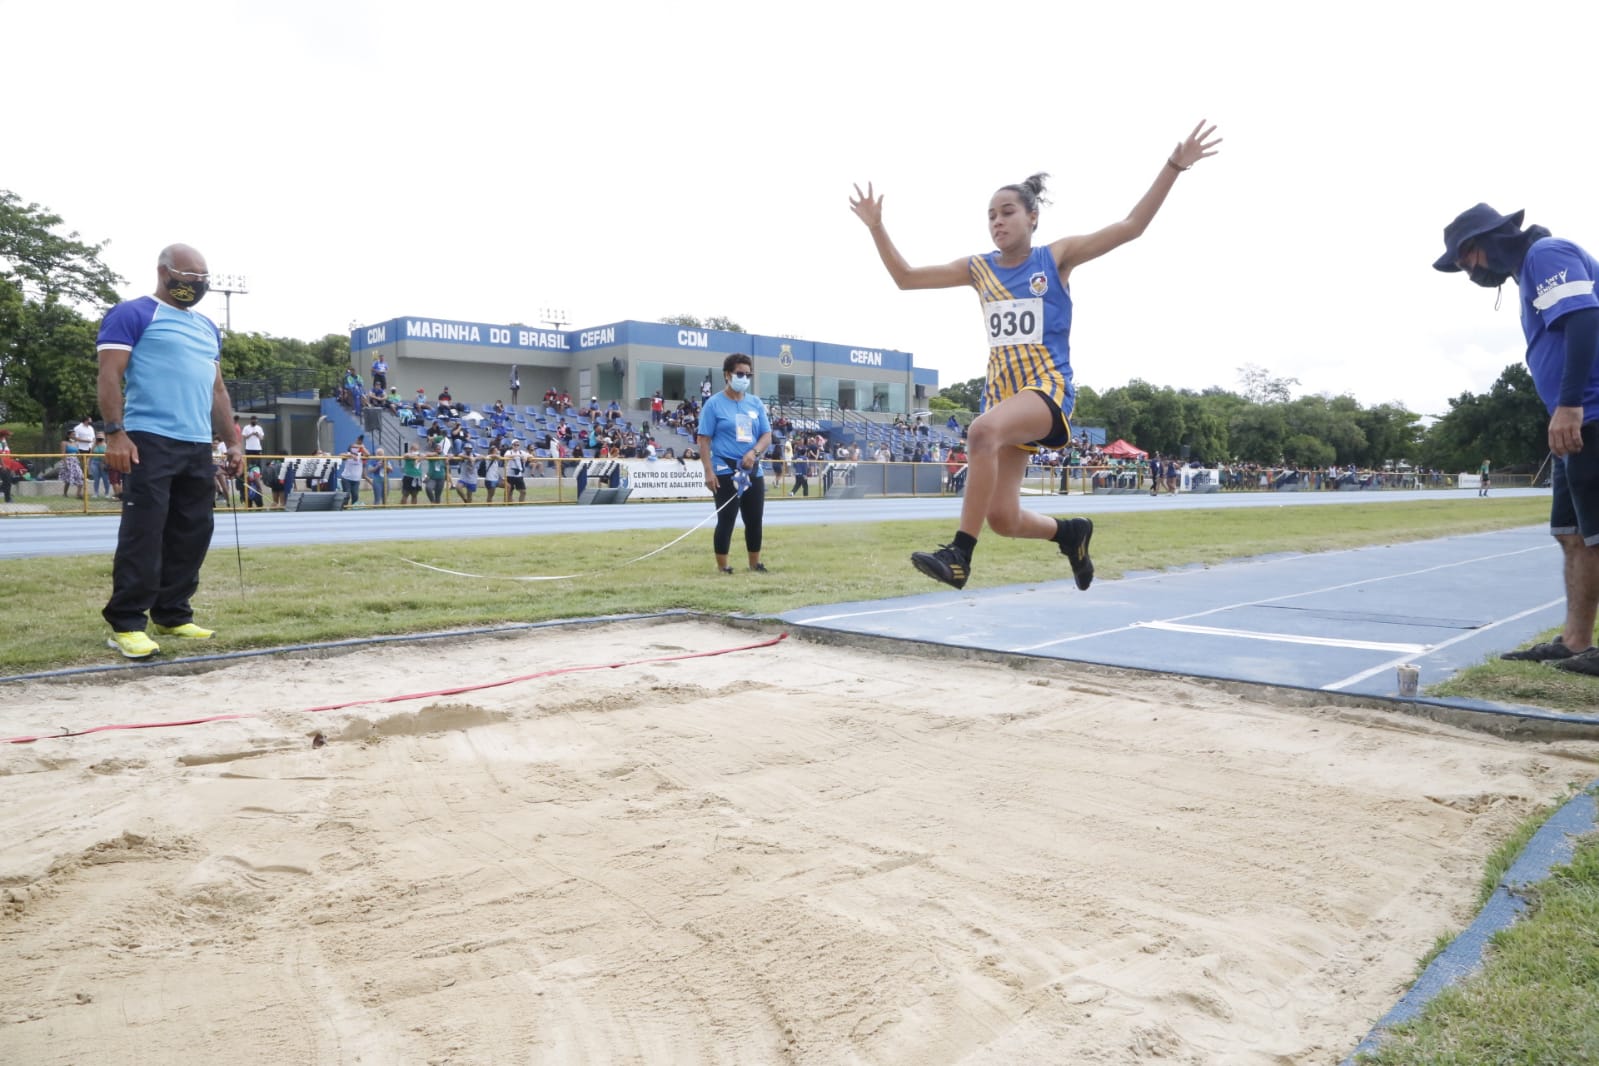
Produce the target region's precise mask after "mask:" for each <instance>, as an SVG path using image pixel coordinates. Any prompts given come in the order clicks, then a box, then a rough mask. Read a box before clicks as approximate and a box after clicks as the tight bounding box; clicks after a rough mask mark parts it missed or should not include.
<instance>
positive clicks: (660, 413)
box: [650, 389, 666, 425]
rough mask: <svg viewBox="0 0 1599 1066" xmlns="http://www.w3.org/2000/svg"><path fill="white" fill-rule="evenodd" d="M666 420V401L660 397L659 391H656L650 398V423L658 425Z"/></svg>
mask: <svg viewBox="0 0 1599 1066" xmlns="http://www.w3.org/2000/svg"><path fill="white" fill-rule="evenodd" d="M665 418H666V400H665V399H664V398H662V396H661V390H660V389H656V390H655V395H654V396H652V397H650V421H651V422H653V423H655V424H656V425H660V424H661V422H662V421H664V420H665Z"/></svg>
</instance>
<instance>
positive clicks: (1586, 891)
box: [1359, 833, 1599, 1066]
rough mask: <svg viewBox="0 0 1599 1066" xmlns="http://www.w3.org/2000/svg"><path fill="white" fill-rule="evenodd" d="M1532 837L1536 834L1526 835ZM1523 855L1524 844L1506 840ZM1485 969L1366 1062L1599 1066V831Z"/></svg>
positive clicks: (1499, 941) (1493, 949) (1502, 939)
mask: <svg viewBox="0 0 1599 1066" xmlns="http://www.w3.org/2000/svg"><path fill="white" fill-rule="evenodd" d="M1527 835H1528V836H1530V833H1529V834H1527ZM1512 846H1514V847H1516V850H1518V851H1519V847H1520V845H1515V844H1513V842H1508V841H1507V842H1506V846H1505V849H1502V850H1508V849H1509V848H1511V847H1512ZM1530 902H1531V904H1532V910H1531V913H1530V915H1528V916H1524V917H1523V918H1522V920H1521V921H1519V922H1517V923H1516V924H1515V925H1513V926H1511V927H1510V928H1509V929H1506V930H1503V931H1501V932H1499V933H1498V934H1496V935H1495V936H1494V937H1493V939H1492V941H1491V942H1490V946H1489V951H1488V955H1487V959H1486V961H1485V964H1484V966H1483V968H1482V970H1481V971H1480V972H1478V973H1477V974H1475V975H1474V976H1472V977H1471V978H1469V979H1467V980H1466V981H1463V982H1461V983H1460V984H1458V985H1455V986H1453V987H1451V988H1449V989H1447V990H1446V991H1444V992H1443V993H1441V994H1440V995H1439V996H1438V997H1437V998H1436V999H1434V1000H1433V1001H1432V1002H1431V1003H1430V1004H1428V1006H1427V1007H1426V1009H1425V1010H1424V1011H1423V1012H1422V1014H1421V1016H1420V1017H1418V1018H1416V1019H1415V1020H1414V1021H1411V1022H1407V1023H1405V1024H1404V1025H1402V1026H1397V1027H1396V1028H1395V1029H1394V1030H1393V1032H1392V1034H1391V1035H1390V1037H1389V1038H1388V1040H1387V1041H1386V1042H1385V1043H1384V1044H1383V1045H1382V1047H1381V1048H1380V1049H1379V1050H1378V1051H1377V1052H1375V1053H1373V1054H1370V1055H1362V1056H1361V1057H1360V1060H1359V1061H1360V1062H1362V1063H1365V1064H1368V1066H1575V1064H1579V1063H1599V1006H1596V1005H1599V837H1596V836H1593V835H1590V836H1589V837H1587V838H1586V839H1584V840H1582V841H1580V842H1579V843H1578V845H1577V849H1576V853H1575V854H1574V855H1573V856H1572V861H1571V862H1570V863H1569V864H1567V865H1565V866H1563V867H1559V868H1558V869H1557V870H1556V871H1555V872H1554V874H1553V876H1551V877H1550V878H1549V879H1548V880H1547V881H1544V882H1543V883H1541V884H1539V885H1537V886H1536V887H1534V888H1533V889H1532V890H1531V892H1530Z"/></svg>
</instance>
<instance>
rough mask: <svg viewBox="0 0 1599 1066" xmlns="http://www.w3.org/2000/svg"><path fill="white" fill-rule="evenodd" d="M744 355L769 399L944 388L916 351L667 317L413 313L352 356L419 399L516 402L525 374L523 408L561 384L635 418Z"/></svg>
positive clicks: (872, 405)
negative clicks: (384, 371)
mask: <svg viewBox="0 0 1599 1066" xmlns="http://www.w3.org/2000/svg"><path fill="white" fill-rule="evenodd" d="M734 352H743V353H745V354H747V355H749V356H751V357H752V358H753V359H754V361H755V391H756V393H757V394H758V395H760V396H761V397H762V398H763V399H766V400H767V401H768V402H772V401H779V402H782V403H791V402H795V401H798V402H799V403H802V404H807V405H809V404H814V405H815V406H817V407H819V408H821V409H824V410H839V411H880V412H883V413H885V414H888V415H890V416H892V415H894V414H908V413H910V412H911V411H914V410H919V409H921V408H924V407H926V406H927V399H928V397H930V396H932V395H933V394H934V393H936V392H937V391H938V372H937V371H936V370H920V369H917V368H916V366H915V362H914V360H913V358H912V356H911V354H910V353H909V352H900V351H894V350H893V349H890V348H867V347H863V346H851V345H845V344H829V343H825V342H823V341H809V340H802V339H800V338H797V337H768V336H763V335H761V334H758V333H729V332H726V331H724V330H716V329H689V328H685V327H681V326H673V325H667V324H664V323H660V322H637V321H632V320H629V321H625V322H613V323H611V324H610V325H605V326H594V327H590V328H585V329H547V328H546V329H541V328H537V327H533V326H524V325H521V324H518V323H514V322H513V323H509V324H506V325H491V324H489V323H484V322H461V321H456V320H454V319H444V318H416V317H406V318H393V319H390V320H388V321H387V322H379V323H376V324H373V325H368V326H362V327H359V328H357V329H355V330H354V331H352V332H351V334H350V353H351V360H352V362H353V363H354V366H355V370H356V372H357V373H358V374H360V375H361V377H362V378H363V380H365V381H366V383H367V384H368V385H370V384H371V375H370V370H371V365H372V360H373V359H374V358H375V357H376V356H378V355H381V356H382V357H383V360H384V361H385V362H386V363H387V364H388V380H389V384H390V385H392V386H395V387H397V388H398V389H399V390H400V395H401V396H404V397H405V398H407V399H410V398H411V397H412V396H413V395H415V393H416V390H417V389H421V390H422V391H423V393H424V394H425V395H426V396H427V398H428V399H429V400H430V401H431V400H432V399H433V398H434V397H436V396H437V395H438V394H439V391H440V390H441V389H443V388H444V387H446V386H448V387H449V389H450V393H451V395H452V396H454V398H455V399H456V400H458V401H464V402H467V403H471V404H473V405H474V406H476V405H479V404H483V403H485V402H486V403H492V402H494V401H495V400H501V399H503V400H507V401H509V400H510V391H509V383H510V379H511V375H512V372H513V369H514V372H515V374H516V376H517V378H518V380H520V382H521V388H522V391H521V395H520V398H519V401H518V402H519V403H522V404H535V403H539V402H541V401H542V399H543V396H544V392H545V390H546V389H550V388H553V389H555V391H556V392H565V393H568V394H570V395H571V397H572V400H573V403H574V404H576V403H581V402H582V401H584V400H586V399H588V398H589V397H591V396H594V397H598V398H599V399H600V401H601V403H606V404H608V403H610V402H611V401H612V400H616V401H618V402H619V403H620V404H621V406H622V408H623V410H625V411H627V412H630V415H633V414H637V413H638V412H647V411H648V410H649V406H650V399H651V397H653V396H654V395H655V391H656V390H657V389H659V390H660V392H661V395H662V397H663V398H664V399H665V400H666V402H667V404H668V405H669V406H670V405H672V404H675V403H676V402H677V401H678V400H681V399H685V398H694V399H698V398H699V396H700V387H701V382H703V381H705V380H706V378H707V377H709V379H710V381H711V383H712V387H713V388H720V387H721V385H722V360H723V359H724V358H726V357H727V356H728V355H730V354H732V353H734ZM646 417H647V416H646Z"/></svg>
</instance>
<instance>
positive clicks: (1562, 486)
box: [1549, 419, 1599, 548]
mask: <svg viewBox="0 0 1599 1066" xmlns="http://www.w3.org/2000/svg"><path fill="white" fill-rule="evenodd" d="M1551 484H1552V486H1553V488H1554V498H1553V500H1552V502H1551V504H1550V507H1549V532H1551V533H1553V534H1555V535H1557V536H1559V535H1561V534H1568V533H1577V534H1580V535H1581V536H1582V542H1583V543H1584V544H1586V545H1587V546H1588V547H1590V548H1591V547H1593V546H1594V545H1596V544H1599V419H1595V420H1594V421H1592V422H1587V423H1584V424H1583V427H1582V451H1580V452H1578V453H1577V454H1575V455H1568V456H1566V457H1565V458H1564V459H1556V460H1555V462H1554V476H1553V478H1551Z"/></svg>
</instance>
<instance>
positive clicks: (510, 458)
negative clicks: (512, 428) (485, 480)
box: [505, 441, 531, 503]
mask: <svg viewBox="0 0 1599 1066" xmlns="http://www.w3.org/2000/svg"><path fill="white" fill-rule="evenodd" d="M530 458H531V457H530V456H529V455H528V454H527V449H526V448H525V447H523V446H522V442H521V441H517V442H516V443H515V444H513V445H512V446H511V451H510V453H509V454H508V455H507V456H506V458H505V502H506V503H510V502H511V494H512V493H513V492H514V493H516V502H517V503H526V502H527V466H528V460H529V459H530Z"/></svg>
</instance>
